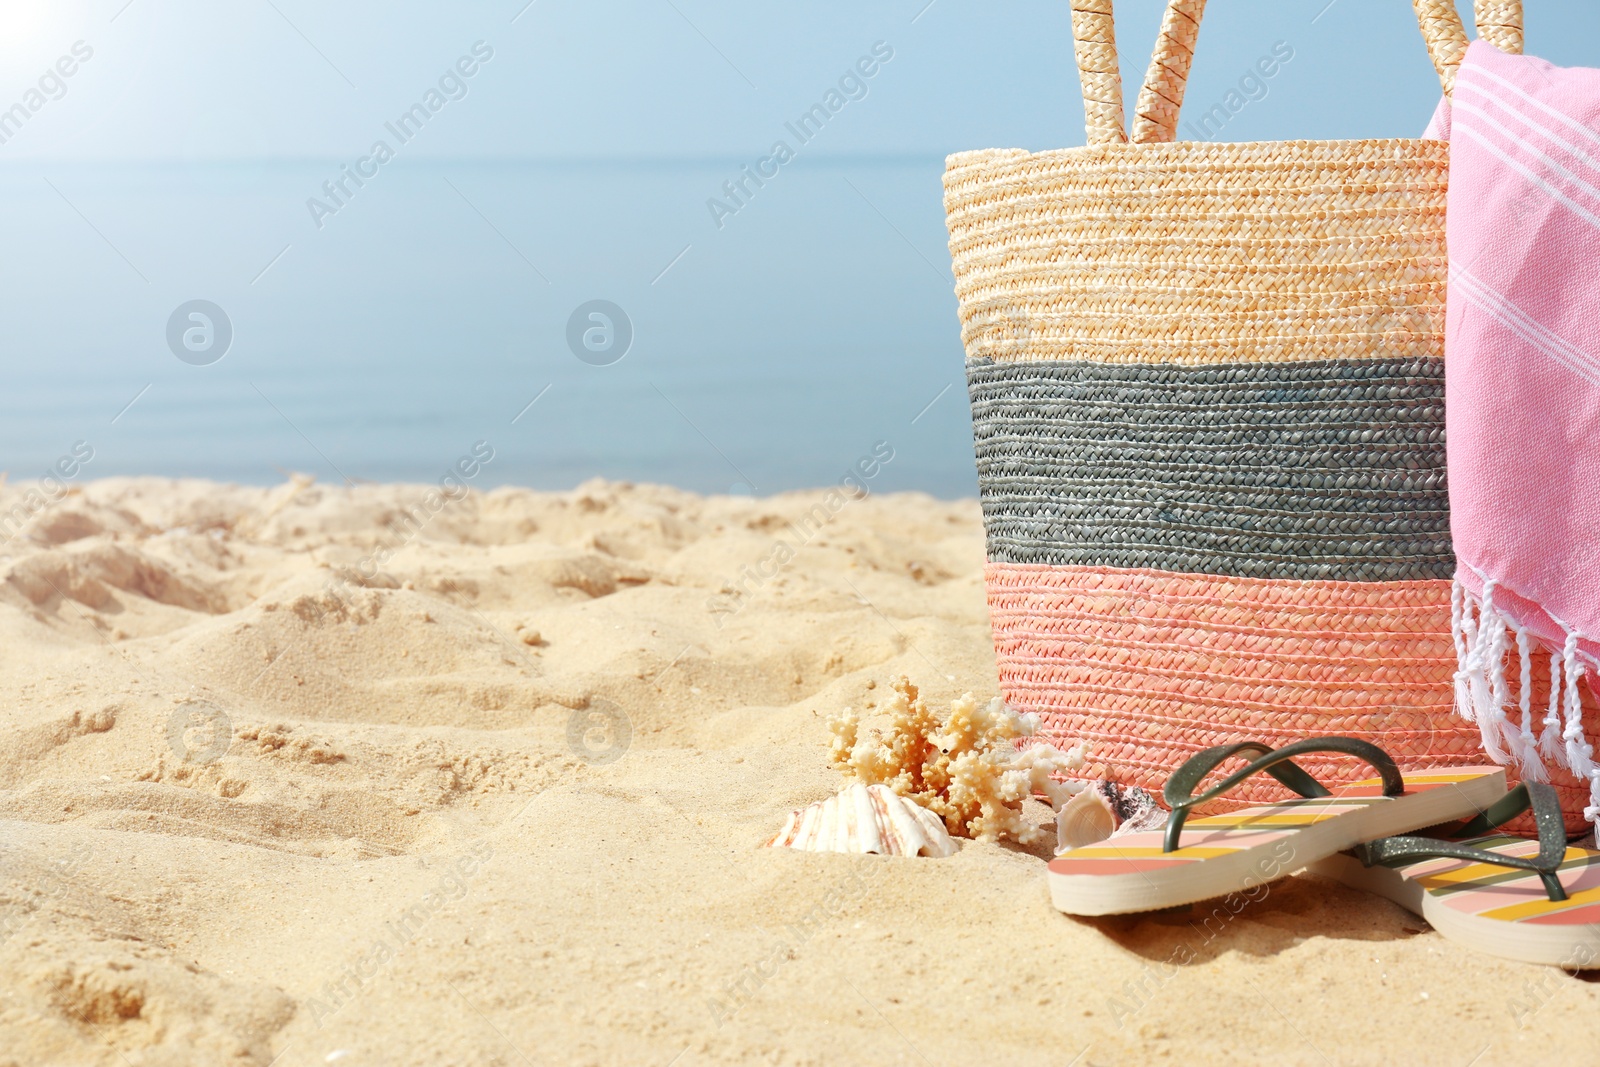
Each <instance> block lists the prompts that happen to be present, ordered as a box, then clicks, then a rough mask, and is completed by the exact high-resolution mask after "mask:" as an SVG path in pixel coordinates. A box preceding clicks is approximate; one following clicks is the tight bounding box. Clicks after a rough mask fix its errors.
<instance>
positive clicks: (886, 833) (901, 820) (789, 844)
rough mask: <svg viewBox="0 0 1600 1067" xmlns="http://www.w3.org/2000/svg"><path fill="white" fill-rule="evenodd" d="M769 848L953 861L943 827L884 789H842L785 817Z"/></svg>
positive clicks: (931, 815)
mask: <svg viewBox="0 0 1600 1067" xmlns="http://www.w3.org/2000/svg"><path fill="white" fill-rule="evenodd" d="M767 845H768V846H769V847H771V848H797V849H802V850H804V851H806V852H876V853H878V854H880V855H884V856H917V855H928V856H953V855H955V852H956V843H955V842H954V841H952V840H951V839H950V834H949V832H948V831H947V830H946V829H945V828H944V821H943V820H942V819H940V818H939V817H938V816H937V815H935V814H934V813H933V812H931V811H929V810H928V809H927V808H925V807H923V806H922V805H921V804H918V803H917V802H916V801H914V800H907V799H906V798H905V797H902V796H900V795H899V794H897V793H896V792H895V791H894V790H892V789H890V788H889V787H888V786H886V785H862V784H861V783H859V782H857V783H856V784H855V785H851V786H847V787H846V788H845V789H844V790H843V791H841V792H840V793H838V794H837V795H835V796H831V797H829V798H828V799H827V800H819V801H817V802H816V803H815V804H811V805H809V806H807V807H804V808H801V809H799V810H798V811H792V812H790V813H789V821H788V822H786V823H784V824H783V829H782V830H779V831H778V834H777V836H776V837H774V838H773V839H772V840H771V841H768V842H767Z"/></svg>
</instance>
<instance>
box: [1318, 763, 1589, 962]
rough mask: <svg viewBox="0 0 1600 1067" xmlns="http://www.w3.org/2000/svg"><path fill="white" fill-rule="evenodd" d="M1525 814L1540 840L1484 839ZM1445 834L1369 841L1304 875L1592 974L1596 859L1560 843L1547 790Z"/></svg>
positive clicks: (1492, 949) (1498, 948)
mask: <svg viewBox="0 0 1600 1067" xmlns="http://www.w3.org/2000/svg"><path fill="white" fill-rule="evenodd" d="M1529 807H1532V808H1533V818H1534V822H1535V824H1536V825H1537V826H1538V829H1539V840H1537V841H1529V840H1526V839H1525V838H1520V837H1510V836H1508V835H1506V834H1491V833H1488V831H1490V830H1493V829H1494V828H1495V827H1497V826H1500V825H1502V824H1503V823H1505V822H1507V821H1509V820H1511V819H1514V818H1515V817H1517V816H1518V815H1520V814H1522V813H1523V812H1524V811H1527V810H1528V808H1529ZM1449 836H1450V838H1451V840H1440V839H1437V838H1431V837H1418V836H1410V835H1408V836H1405V837H1391V838H1388V839H1387V840H1383V841H1374V842H1372V843H1370V844H1368V845H1364V846H1362V847H1361V848H1358V849H1355V850H1353V851H1352V852H1351V853H1345V854H1341V855H1337V856H1330V857H1328V858H1327V859H1324V860H1320V861H1318V862H1317V863H1314V864H1312V865H1311V867H1310V870H1311V872H1312V873H1313V874H1321V875H1325V876H1327V877H1329V878H1335V879H1337V880H1339V881H1341V882H1343V883H1345V884H1346V885H1348V886H1352V887H1353V888H1356V889H1365V890H1367V891H1368V892H1370V893H1377V894H1379V895H1380V896H1385V897H1388V898H1389V899H1390V900H1392V901H1394V902H1395V903H1396V904H1399V905H1400V906H1401V907H1403V908H1405V909H1406V910H1408V911H1412V912H1415V913H1416V914H1418V915H1420V916H1422V917H1423V918H1424V919H1426V920H1428V922H1429V923H1431V924H1432V925H1433V928H1434V929H1435V930H1437V931H1439V933H1441V934H1443V935H1444V936H1445V937H1448V938H1449V939H1450V940H1452V941H1458V942H1460V943H1461V944H1464V945H1470V946H1472V947H1473V948H1475V949H1478V950H1479V951H1481V952H1487V953H1488V954H1490V955H1491V956H1501V957H1504V958H1505V959H1510V960H1520V961H1522V962H1524V963H1544V964H1550V965H1552V966H1560V967H1565V968H1567V969H1568V970H1585V969H1591V968H1596V967H1600V852H1595V851H1593V850H1591V849H1587V848H1569V847H1568V846H1567V832H1566V828H1565V826H1564V825H1563V821H1562V816H1561V804H1560V802H1559V801H1558V800H1557V798H1556V792H1555V790H1554V789H1552V788H1550V787H1549V786H1548V785H1542V784H1540V783H1537V782H1524V783H1523V784H1521V785H1519V786H1517V788H1515V789H1513V790H1512V791H1511V792H1510V793H1507V794H1506V795H1505V797H1503V798H1502V799H1501V800H1500V801H1498V802H1496V803H1495V804H1492V805H1490V806H1489V808H1488V809H1487V810H1485V811H1484V813H1483V814H1482V815H1480V816H1479V817H1478V818H1476V819H1473V820H1472V821H1471V822H1468V823H1466V824H1465V825H1463V826H1460V827H1458V828H1456V830H1455V831H1454V832H1453V833H1451V834H1450V835H1449Z"/></svg>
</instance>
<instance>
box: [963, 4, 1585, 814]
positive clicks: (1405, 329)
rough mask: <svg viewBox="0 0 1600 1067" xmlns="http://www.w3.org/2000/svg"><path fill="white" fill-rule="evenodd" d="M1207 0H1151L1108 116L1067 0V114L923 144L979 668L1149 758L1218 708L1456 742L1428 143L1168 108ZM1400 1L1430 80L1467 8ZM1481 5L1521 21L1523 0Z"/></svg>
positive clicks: (1441, 743)
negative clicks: (937, 179)
mask: <svg viewBox="0 0 1600 1067" xmlns="http://www.w3.org/2000/svg"><path fill="white" fill-rule="evenodd" d="M1204 4H1205V0H1170V4H1169V7H1168V9H1167V12H1166V16H1165V21H1164V23H1163V26H1162V32H1161V37H1160V40H1159V42H1158V45H1157V48H1156V53H1155V57H1154V59H1153V61H1152V62H1151V64H1150V68H1149V73H1148V74H1147V76H1146V79H1145V84H1144V87H1143V91H1142V92H1141V94H1140V96H1139V102H1138V114H1137V116H1136V118H1135V121H1134V124H1133V136H1132V140H1131V142H1130V140H1129V138H1128V135H1127V134H1126V133H1125V132H1124V127H1123V114H1122V85H1121V77H1120V73H1119V70H1118V62H1117V52H1116V47H1115V42H1114V36H1113V32H1112V19H1111V0H1072V5H1073V7H1072V26H1073V34H1074V36H1075V38H1076V53H1077V61H1078V68H1079V71H1080V73H1081V75H1082V79H1083V91H1084V101H1085V113H1086V117H1087V125H1088V144H1087V145H1086V146H1085V147H1082V148H1069V149H1062V150H1056V151H1047V152H1027V151H1023V150H1021V149H999V150H987V151H977V152H962V153H958V154H956V155H953V156H951V157H950V158H949V160H948V162H947V167H946V172H945V179H944V183H945V209H946V214H947V219H948V225H949V230H950V254H951V257H952V259H953V261H954V268H955V277H956V294H957V296H958V298H959V302H960V315H961V326H962V331H961V336H962V341H963V343H964V345H965V347H966V355H967V378H968V385H969V389H970V393H971V400H972V418H973V430H974V437H975V445H976V450H977V461H978V475H979V494H980V499H981V502H982V506H983V515H984V525H985V532H986V537H987V546H988V566H987V571H986V582H987V587H988V595H989V606H990V614H991V619H992V622H993V628H994V642H995V652H996V655H997V659H998V663H999V670H1000V683H1001V688H1002V690H1003V692H1004V694H1005V696H1006V699H1007V700H1008V701H1009V702H1010V703H1011V704H1012V705H1013V706H1015V707H1016V708H1018V709H1019V710H1024V711H1032V712H1036V713H1038V714H1039V716H1040V718H1041V719H1042V720H1043V722H1044V726H1045V731H1044V732H1045V734H1046V736H1048V737H1049V739H1051V740H1053V741H1056V742H1075V741H1078V740H1088V741H1090V742H1092V743H1093V748H1092V751H1091V753H1090V758H1091V761H1092V763H1093V764H1094V766H1092V767H1091V768H1090V769H1089V772H1088V773H1092V774H1095V775H1097V776H1100V777H1106V778H1110V779H1112V780H1114V781H1119V782H1123V783H1128V784H1134V785H1140V786H1144V787H1145V788H1147V789H1151V790H1159V788H1160V786H1161V784H1162V783H1163V782H1164V781H1165V780H1166V777H1167V775H1168V774H1169V773H1170V772H1171V771H1172V770H1173V769H1174V768H1176V767H1177V766H1178V765H1179V764H1180V763H1182V762H1183V761H1184V760H1185V759H1187V758H1188V757H1189V756H1191V755H1193V754H1194V753H1195V752H1197V751H1199V750H1200V749H1203V748H1206V747H1209V746H1211V745H1218V744H1223V743H1225V742H1230V741H1235V740H1239V739H1241V738H1252V739H1258V740H1261V741H1265V742H1266V743H1268V744H1272V745H1274V746H1276V745H1280V744H1287V743H1288V742H1290V741H1294V740H1297V739H1299V738H1303V737H1308V736H1315V735H1322V734H1349V735H1352V736H1356V737H1363V738H1367V739H1369V740H1372V741H1375V742H1377V743H1378V744H1380V745H1382V746H1383V747H1384V748H1386V749H1387V750H1388V751H1389V752H1391V753H1393V754H1394V756H1395V757H1396V758H1397V759H1398V760H1399V761H1400V762H1401V764H1402V765H1403V766H1407V767H1413V768H1425V767H1429V766H1441V765H1451V764H1461V763H1476V762H1481V761H1482V759H1483V755H1482V751H1481V745H1480V739H1479V732H1478V729H1477V727H1476V725H1475V724H1473V723H1471V722H1467V721H1465V720H1464V719H1462V718H1460V717H1458V716H1457V715H1456V714H1455V713H1454V711H1453V704H1454V690H1453V684H1452V679H1453V675H1454V672H1455V669H1456V656H1455V650H1454V648H1453V646H1452V644H1451V637H1450V618H1451V601H1450V591H1451V576H1452V574H1453V573H1454V569H1455V558H1454V555H1453V553H1452V551H1451V545H1450V523H1449V504H1448V500H1447V498H1446V485H1445V448H1444V363H1443V356H1444V352H1443V347H1444V338H1443V330H1444V301H1445V289H1446V259H1445V190H1446V181H1447V171H1448V166H1447V164H1448V158H1449V146H1448V144H1447V143H1445V142H1443V141H1432V140H1420V139H1415V140H1413V139H1404V140H1393V139H1391V140H1362V141H1288V142H1259V143H1250V144H1224V143H1210V142H1175V141H1174V136H1175V131H1176V128H1177V124H1178V112H1179V108H1180V106H1181V104H1182V100H1183V92H1184V83H1185V79H1186V77H1187V74H1188V71H1189V65H1190V60H1191V58H1192V56H1193V47H1194V44H1195V41H1196V38H1197V35H1198V24H1199V19H1200V16H1201V11H1202V8H1203V7H1204ZM1416 7H1417V13H1418V16H1419V20H1420V22H1421V26H1422V31H1423V36H1424V38H1425V40H1426V42H1427V46H1428V51H1429V53H1430V54H1431V56H1432V58H1433V62H1434V65H1435V68H1436V69H1437V70H1438V73H1439V76H1440V80H1441V82H1442V83H1443V85H1444V87H1445V91H1446V92H1448V91H1449V90H1450V88H1451V86H1452V83H1453V80H1454V75H1455V70H1456V67H1457V66H1458V65H1459V63H1460V60H1461V55H1462V53H1463V52H1464V51H1465V49H1466V46H1467V35H1466V31H1465V29H1464V28H1463V25H1462V22H1461V19H1460V16H1459V14H1458V13H1457V11H1456V9H1455V6H1454V3H1453V0H1416ZM1476 14H1477V23H1478V27H1479V32H1480V33H1481V35H1482V36H1483V37H1485V38H1486V39H1487V40H1489V41H1490V42H1492V43H1494V44H1495V45H1497V46H1498V47H1500V48H1502V49H1504V50H1507V51H1518V52H1520V51H1521V48H1522V29H1521V26H1522V8H1521V3H1520V0H1516V2H1506V0H1498V2H1496V0H1477V12H1476ZM1306 764H1307V769H1308V770H1310V771H1311V772H1312V773H1313V774H1315V775H1317V776H1318V777H1319V778H1320V779H1322V780H1323V781H1329V782H1331V781H1340V780H1342V781H1348V780H1351V779H1352V778H1359V777H1364V776H1366V775H1368V774H1370V773H1371V772H1370V771H1368V770H1366V769H1365V768H1361V767H1358V766H1355V765H1353V764H1351V763H1350V762H1348V761H1334V760H1328V761H1326V762H1322V763H1319V762H1318V761H1316V760H1314V759H1313V760H1308V761H1306ZM1561 784H1564V785H1565V786H1566V787H1567V792H1568V793H1569V794H1570V795H1569V796H1567V797H1564V799H1565V800H1567V801H1568V802H1569V805H1570V803H1571V802H1574V801H1575V802H1576V806H1577V809H1579V810H1581V808H1582V805H1583V803H1586V802H1587V791H1586V790H1582V792H1581V796H1580V795H1579V791H1580V788H1581V787H1579V786H1578V785H1577V783H1573V782H1568V783H1561ZM1279 795H1281V794H1280V792H1279V787H1278V786H1276V785H1275V784H1273V783H1272V782H1270V781H1269V780H1266V779H1264V778H1257V779H1254V780H1252V782H1251V783H1250V784H1249V785H1247V786H1245V787H1243V788H1241V789H1240V790H1238V791H1237V792H1236V793H1235V794H1234V796H1233V798H1232V803H1233V804H1239V803H1247V802H1256V801H1261V800H1265V799H1268V798H1272V797H1276V796H1279ZM1228 806H1230V805H1229V804H1228V803H1224V804H1222V805H1221V807H1223V808H1226V807H1228ZM1569 810H1573V809H1572V808H1571V807H1570V806H1569Z"/></svg>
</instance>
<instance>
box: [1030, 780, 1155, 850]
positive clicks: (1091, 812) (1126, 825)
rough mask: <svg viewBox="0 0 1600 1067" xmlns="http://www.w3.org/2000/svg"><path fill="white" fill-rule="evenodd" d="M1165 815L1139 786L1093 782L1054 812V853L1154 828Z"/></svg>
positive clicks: (1152, 798)
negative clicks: (1118, 835)
mask: <svg viewBox="0 0 1600 1067" xmlns="http://www.w3.org/2000/svg"><path fill="white" fill-rule="evenodd" d="M1166 817H1167V813H1166V811H1165V810H1163V809H1162V808H1161V806H1160V805H1159V804H1157V803H1156V800H1155V797H1152V796H1151V795H1150V794H1149V793H1146V792H1145V791H1144V790H1143V789H1138V788H1135V787H1133V786H1125V785H1117V784H1116V783H1115V782H1095V783H1094V784H1093V785H1091V786H1089V787H1088V788H1087V789H1084V790H1083V791H1082V792H1080V793H1078V794H1077V795H1076V796H1074V797H1073V798H1072V799H1071V800H1069V801H1067V802H1066V803H1065V804H1063V805H1061V810H1060V811H1058V812H1056V855H1058V856H1059V855H1061V854H1062V853H1063V852H1066V851H1068V850H1070V849H1074V848H1082V847H1083V846H1084V845H1092V844H1095V843H1096V842H1099V841H1104V840H1106V839H1107V838H1109V837H1113V836H1115V835H1117V834H1125V833H1137V832H1138V831H1140V830H1154V829H1156V828H1157V827H1159V826H1160V825H1161V824H1162V823H1163V822H1164V821H1165V820H1166Z"/></svg>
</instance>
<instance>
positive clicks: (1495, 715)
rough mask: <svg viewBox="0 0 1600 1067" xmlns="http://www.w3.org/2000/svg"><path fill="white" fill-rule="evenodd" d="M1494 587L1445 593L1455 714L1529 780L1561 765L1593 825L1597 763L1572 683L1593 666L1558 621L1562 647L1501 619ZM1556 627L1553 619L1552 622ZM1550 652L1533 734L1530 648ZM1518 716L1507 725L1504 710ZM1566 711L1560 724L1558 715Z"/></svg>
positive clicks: (1599, 780)
mask: <svg viewBox="0 0 1600 1067" xmlns="http://www.w3.org/2000/svg"><path fill="white" fill-rule="evenodd" d="M1497 588H1498V586H1497V584H1496V583H1495V582H1494V581H1493V580H1492V579H1488V578H1486V579H1484V582H1483V595H1482V596H1481V597H1479V596H1475V595H1474V594H1472V593H1471V592H1469V591H1468V590H1467V589H1466V588H1465V587H1463V586H1462V585H1461V583H1460V582H1456V583H1454V587H1453V588H1452V589H1451V594H1450V636H1451V638H1452V639H1453V641H1454V642H1455V647H1456V667H1457V669H1456V676H1455V689H1456V712H1457V713H1458V714H1459V715H1461V716H1462V717H1463V718H1465V719H1467V720H1468V721H1469V722H1474V723H1477V724H1478V730H1479V732H1480V733H1481V734H1482V736H1483V748H1484V751H1485V752H1487V753H1488V754H1489V755H1490V756H1491V757H1492V758H1493V759H1494V760H1495V761H1496V762H1499V763H1503V764H1510V765H1513V766H1515V767H1516V769H1517V773H1518V774H1520V775H1521V776H1522V777H1523V778H1525V779H1527V780H1528V781H1530V782H1548V781H1549V780H1550V768H1551V767H1561V768H1564V769H1566V770H1568V771H1571V772H1572V774H1573V775H1574V776H1575V777H1578V778H1583V779H1587V780H1588V782H1589V806H1588V807H1587V808H1585V809H1584V811H1583V817H1584V818H1585V819H1587V820H1589V821H1590V822H1593V823H1597V824H1600V766H1597V765H1596V763H1595V753H1594V747H1593V746H1592V745H1591V744H1590V742H1589V739H1588V738H1587V737H1586V736H1585V735H1584V732H1583V699H1582V695H1581V689H1580V688H1579V687H1580V685H1581V684H1582V681H1583V676H1584V675H1585V674H1587V673H1589V672H1590V671H1591V670H1593V669H1594V668H1593V666H1592V665H1591V664H1589V663H1587V662H1586V661H1585V658H1584V657H1583V656H1581V655H1580V654H1579V651H1578V640H1579V638H1580V636H1582V635H1580V634H1579V633H1577V631H1575V630H1573V629H1571V628H1570V627H1568V626H1565V625H1562V629H1563V630H1564V631H1566V641H1565V643H1564V644H1563V646H1562V647H1561V648H1548V647H1547V646H1546V645H1545V643H1544V642H1542V641H1539V639H1538V638H1536V637H1533V636H1532V635H1530V634H1529V633H1528V632H1527V631H1526V630H1524V629H1522V628H1521V627H1519V626H1517V625H1516V624H1515V623H1514V622H1512V621H1511V620H1509V619H1507V618H1506V617H1505V616H1504V615H1502V614H1501V613H1500V612H1499V611H1498V610H1497V609H1496V607H1495V602H1494V595H1495V590H1496V589H1497ZM1558 624H1559V621H1558ZM1513 640H1514V641H1515V643H1516V649H1517V658H1518V661H1519V663H1520V666H1521V670H1520V671H1519V672H1518V674H1519V677H1518V679H1517V682H1518V684H1517V686H1516V695H1515V697H1513V695H1512V687H1511V684H1510V681H1509V680H1508V679H1507V677H1506V675H1507V673H1508V672H1507V670H1506V659H1507V653H1508V652H1509V651H1510V647H1511V642H1512V641H1513ZM1534 647H1539V648H1541V649H1545V650H1547V651H1549V652H1550V702H1549V705H1548V707H1547V708H1546V710H1545V716H1544V721H1543V722H1542V723H1540V724H1538V725H1539V729H1538V730H1537V732H1536V731H1535V729H1534V726H1535V724H1534V711H1533V663H1532V654H1533V648H1534ZM1510 708H1514V709H1515V710H1516V712H1517V714H1518V718H1517V722H1516V723H1513V722H1512V721H1511V717H1510V716H1509V715H1508V714H1507V709H1510ZM1563 716H1565V719H1566V721H1565V723H1564V724H1563V722H1562V718H1563Z"/></svg>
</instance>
